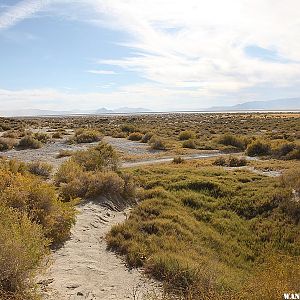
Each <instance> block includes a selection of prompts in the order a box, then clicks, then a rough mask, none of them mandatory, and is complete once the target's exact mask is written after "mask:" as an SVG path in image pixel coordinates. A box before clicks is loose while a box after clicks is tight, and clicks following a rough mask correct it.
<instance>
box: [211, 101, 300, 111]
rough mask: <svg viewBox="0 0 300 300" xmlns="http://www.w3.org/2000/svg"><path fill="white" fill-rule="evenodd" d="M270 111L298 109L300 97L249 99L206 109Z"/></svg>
mask: <svg viewBox="0 0 300 300" xmlns="http://www.w3.org/2000/svg"><path fill="white" fill-rule="evenodd" d="M256 110H258V111H260V110H265V111H272V110H282V111H287V110H300V98H287V99H277V100H269V101H251V102H244V103H240V104H237V105H233V106H213V107H210V108H207V109H206V111H256Z"/></svg>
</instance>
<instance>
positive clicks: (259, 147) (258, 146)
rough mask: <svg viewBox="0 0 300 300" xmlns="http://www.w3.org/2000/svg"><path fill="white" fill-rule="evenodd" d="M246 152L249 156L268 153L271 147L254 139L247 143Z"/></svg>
mask: <svg viewBox="0 0 300 300" xmlns="http://www.w3.org/2000/svg"><path fill="white" fill-rule="evenodd" d="M246 153H247V155H249V156H263V155H269V154H270V153H271V147H270V145H269V144H267V143H264V142H261V141H254V142H252V143H251V144H250V145H248V147H247V151H246Z"/></svg>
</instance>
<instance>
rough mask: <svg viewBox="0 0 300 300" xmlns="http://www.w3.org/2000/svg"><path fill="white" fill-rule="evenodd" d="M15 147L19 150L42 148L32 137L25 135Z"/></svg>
mask: <svg viewBox="0 0 300 300" xmlns="http://www.w3.org/2000/svg"><path fill="white" fill-rule="evenodd" d="M17 147H18V148H20V149H38V148H41V147H42V143H41V142H40V141H38V140H37V139H35V138H33V137H32V136H29V135H27V136H24V137H23V138H21V140H20V141H19V143H18V145H17Z"/></svg>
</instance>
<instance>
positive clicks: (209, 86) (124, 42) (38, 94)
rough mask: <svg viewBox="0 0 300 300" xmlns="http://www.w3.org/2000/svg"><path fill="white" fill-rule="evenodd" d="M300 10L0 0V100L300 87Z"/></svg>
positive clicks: (189, 100) (135, 102)
mask: <svg viewBox="0 0 300 300" xmlns="http://www.w3.org/2000/svg"><path fill="white" fill-rule="evenodd" d="M299 10H300V4H299V1H296V0H287V1H285V2H284V3H283V2H282V1H279V0H278V1H277V0H260V1H259V0H251V1H250V0H239V1H238V0H228V1H226V4H224V1H222V0H211V1H209V2H207V1H204V0H203V1H202V0H197V1H196V0H187V1H179V0H178V1H174V0H173V1H171V0H161V1H158V0H153V1H143V0H128V1H122V0H93V1H92V0H76V1H69V0H41V1H39V0H35V1H33V0H25V1H12V0H2V1H1V2H0V106H1V107H0V110H9V109H17V108H19V107H22V108H40V109H54V110H62V109H82V110H89V109H95V108H99V107H107V108H116V107H120V106H129V107H145V108H150V109H153V110H175V109H201V108H205V107H209V106H212V105H231V104H236V103H240V102H244V101H248V100H268V99H276V98H281V97H297V96H299V95H300V88H299V81H300V36H299V32H300V21H299V18H298V12H299ZM278 20H280V21H278Z"/></svg>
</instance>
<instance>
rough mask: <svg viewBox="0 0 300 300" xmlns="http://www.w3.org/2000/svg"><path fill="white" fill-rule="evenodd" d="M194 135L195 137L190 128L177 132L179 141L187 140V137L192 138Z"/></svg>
mask: <svg viewBox="0 0 300 300" xmlns="http://www.w3.org/2000/svg"><path fill="white" fill-rule="evenodd" d="M195 137H196V134H195V132H193V131H190V130H185V131H182V132H180V134H179V140H181V141H185V140H189V139H194V138H195Z"/></svg>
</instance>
